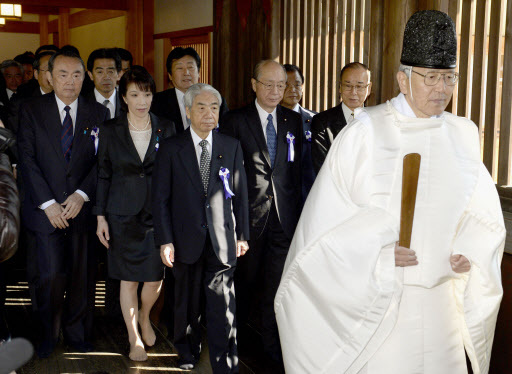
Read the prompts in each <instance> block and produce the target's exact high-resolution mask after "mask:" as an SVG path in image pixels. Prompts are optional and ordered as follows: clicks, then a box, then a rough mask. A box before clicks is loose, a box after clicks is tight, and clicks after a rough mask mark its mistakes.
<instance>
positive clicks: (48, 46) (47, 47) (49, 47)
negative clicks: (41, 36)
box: [35, 44, 59, 56]
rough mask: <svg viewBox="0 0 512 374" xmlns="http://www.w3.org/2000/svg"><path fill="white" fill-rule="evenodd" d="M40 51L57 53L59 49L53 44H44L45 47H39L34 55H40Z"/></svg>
mask: <svg viewBox="0 0 512 374" xmlns="http://www.w3.org/2000/svg"><path fill="white" fill-rule="evenodd" d="M42 51H54V52H58V51H59V47H57V46H56V45H54V44H45V45H42V46H40V47H39V48H37V49H36V53H35V55H36V56H37V55H38V54H39V53H41V52H42Z"/></svg>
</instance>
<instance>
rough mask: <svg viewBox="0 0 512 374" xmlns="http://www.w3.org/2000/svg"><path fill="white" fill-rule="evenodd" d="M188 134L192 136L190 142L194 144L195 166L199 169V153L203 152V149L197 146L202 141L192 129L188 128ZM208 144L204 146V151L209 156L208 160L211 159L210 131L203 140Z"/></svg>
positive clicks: (211, 141)
mask: <svg viewBox="0 0 512 374" xmlns="http://www.w3.org/2000/svg"><path fill="white" fill-rule="evenodd" d="M190 134H191V135H192V141H193V142H194V150H195V151H196V156H197V164H198V165H199V167H201V153H202V152H203V148H202V147H201V146H200V145H199V143H200V142H201V141H202V140H203V139H202V138H201V137H200V136H199V135H197V134H196V132H195V131H194V129H193V128H192V127H191V128H190ZM204 140H206V141H207V142H208V144H207V145H206V149H208V153H209V154H210V160H211V158H212V143H213V136H212V132H211V131H210V133H209V134H208V136H207V137H206V139H204Z"/></svg>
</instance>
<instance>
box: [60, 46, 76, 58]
mask: <svg viewBox="0 0 512 374" xmlns="http://www.w3.org/2000/svg"><path fill="white" fill-rule="evenodd" d="M60 50H61V51H71V52H73V53H74V54H75V55H77V56H78V57H80V58H81V56H80V51H79V50H78V48H77V47H75V46H74V45H71V44H66V45H65V46H64V47H62V48H61V49H60Z"/></svg>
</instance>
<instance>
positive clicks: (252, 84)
mask: <svg viewBox="0 0 512 374" xmlns="http://www.w3.org/2000/svg"><path fill="white" fill-rule="evenodd" d="M257 84H258V81H257V80H256V79H254V78H251V86H252V90H253V91H254V92H256V85H257Z"/></svg>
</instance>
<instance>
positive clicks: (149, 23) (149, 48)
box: [142, 0, 155, 75]
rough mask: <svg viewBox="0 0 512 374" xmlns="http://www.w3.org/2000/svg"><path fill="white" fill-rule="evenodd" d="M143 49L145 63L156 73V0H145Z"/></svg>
mask: <svg viewBox="0 0 512 374" xmlns="http://www.w3.org/2000/svg"><path fill="white" fill-rule="evenodd" d="M142 21H143V27H142V51H143V56H144V57H143V59H144V60H143V64H144V67H145V68H146V69H147V71H148V72H149V74H151V75H154V74H155V41H154V40H153V33H154V32H155V1H154V0H144V4H143V15H142Z"/></svg>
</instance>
